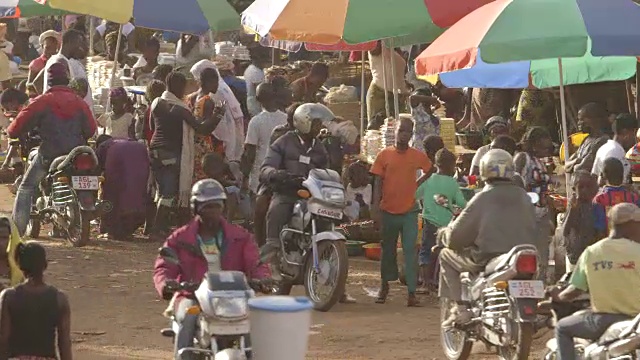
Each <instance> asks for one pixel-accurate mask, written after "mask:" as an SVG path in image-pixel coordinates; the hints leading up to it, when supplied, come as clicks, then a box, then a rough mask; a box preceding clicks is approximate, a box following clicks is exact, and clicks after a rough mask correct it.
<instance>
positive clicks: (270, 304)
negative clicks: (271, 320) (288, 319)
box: [249, 296, 313, 313]
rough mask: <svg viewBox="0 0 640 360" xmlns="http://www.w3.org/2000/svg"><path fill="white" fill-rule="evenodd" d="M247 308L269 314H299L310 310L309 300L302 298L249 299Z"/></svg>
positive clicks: (311, 305)
mask: <svg viewBox="0 0 640 360" xmlns="http://www.w3.org/2000/svg"><path fill="white" fill-rule="evenodd" d="M249 308H250V309H255V310H263V311H271V312H287V313H293V312H299V311H305V310H311V309H312V308H313V304H312V303H311V300H309V299H308V298H306V297H304V296H295V297H294V296H261V297H257V298H253V299H249Z"/></svg>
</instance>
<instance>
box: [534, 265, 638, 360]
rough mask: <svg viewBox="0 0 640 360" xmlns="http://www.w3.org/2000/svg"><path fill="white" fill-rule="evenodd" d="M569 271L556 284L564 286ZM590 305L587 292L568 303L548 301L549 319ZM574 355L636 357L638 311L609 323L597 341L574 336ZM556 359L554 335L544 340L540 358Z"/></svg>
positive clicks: (604, 359) (591, 359)
mask: <svg viewBox="0 0 640 360" xmlns="http://www.w3.org/2000/svg"><path fill="white" fill-rule="evenodd" d="M570 276H571V273H567V274H565V275H564V276H563V277H562V279H560V281H559V282H558V284H557V285H558V286H559V287H560V288H564V287H567V286H568V284H569V283H568V280H569V278H570ZM590 307H591V304H590V301H589V295H588V294H585V295H581V296H579V297H578V298H576V299H574V300H573V301H572V302H570V303H555V302H552V303H551V309H552V310H551V312H552V315H553V321H551V322H550V326H549V327H551V328H553V327H555V324H556V323H557V321H558V320H560V319H562V318H564V317H567V316H569V315H572V314H574V313H576V312H580V311H583V310H584V309H588V308H590ZM574 349H575V354H576V358H579V359H583V360H638V359H640V314H639V315H637V316H636V317H635V318H634V319H629V320H625V321H619V322H617V323H615V324H613V325H611V326H610V327H609V328H608V329H607V330H606V331H605V332H604V334H602V336H600V338H599V339H598V340H597V341H589V340H586V339H574ZM556 359H558V343H557V341H556V339H555V338H553V339H550V340H549V341H547V343H546V352H545V356H544V360H556Z"/></svg>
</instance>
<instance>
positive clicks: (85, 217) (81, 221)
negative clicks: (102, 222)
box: [66, 203, 91, 247]
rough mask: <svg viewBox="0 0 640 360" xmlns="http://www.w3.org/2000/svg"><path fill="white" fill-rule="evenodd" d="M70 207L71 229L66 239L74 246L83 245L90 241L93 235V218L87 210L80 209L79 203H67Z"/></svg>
mask: <svg viewBox="0 0 640 360" xmlns="http://www.w3.org/2000/svg"><path fill="white" fill-rule="evenodd" d="M67 206H68V207H69V208H68V210H69V213H70V214H69V216H70V219H69V224H70V225H69V229H67V234H66V240H67V241H68V242H69V244H71V246H73V247H83V246H85V245H87V243H88V242H89V236H90V235H91V218H90V217H89V214H88V213H87V212H86V211H82V210H80V206H79V205H78V203H71V204H68V205H67Z"/></svg>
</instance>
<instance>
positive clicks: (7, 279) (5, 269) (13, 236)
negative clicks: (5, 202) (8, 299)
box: [0, 215, 24, 291]
mask: <svg viewBox="0 0 640 360" xmlns="http://www.w3.org/2000/svg"><path fill="white" fill-rule="evenodd" d="M21 242H22V239H21V238H20V234H19V233H18V228H16V226H15V224H14V223H13V221H12V220H11V218H10V217H9V216H4V215H3V216H0V291H1V290H2V289H4V288H8V287H12V286H16V285H18V284H19V283H21V282H22V280H23V279H24V275H23V274H22V271H20V268H19V267H18V264H17V263H16V260H15V253H16V248H17V247H18V244H19V243H21Z"/></svg>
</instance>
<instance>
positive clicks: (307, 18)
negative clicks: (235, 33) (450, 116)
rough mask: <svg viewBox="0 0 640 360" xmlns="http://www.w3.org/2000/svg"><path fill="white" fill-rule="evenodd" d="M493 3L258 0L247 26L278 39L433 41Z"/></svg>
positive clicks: (484, 0) (245, 21)
mask: <svg viewBox="0 0 640 360" xmlns="http://www.w3.org/2000/svg"><path fill="white" fill-rule="evenodd" d="M490 1H491V0H465V1H455V2H453V4H452V1H450V0H402V1H397V0H326V1H324V2H317V1H308V0H256V1H255V2H254V3H253V4H251V6H249V8H247V10H245V11H244V12H243V13H242V23H243V25H245V26H247V27H249V28H250V29H252V30H253V31H255V32H256V33H258V34H259V35H260V36H263V37H264V36H266V35H271V36H272V37H273V38H274V39H276V40H294V41H304V42H310V43H316V44H336V43H338V42H340V41H342V40H343V41H345V42H346V43H349V44H359V43H364V42H368V41H372V40H379V39H386V38H398V40H397V41H395V44H396V45H400V44H403V43H407V42H408V43H424V42H430V41H432V40H433V39H435V38H436V37H437V36H438V35H440V34H441V33H442V31H443V29H444V28H446V27H448V26H451V25H452V24H454V23H455V22H456V21H457V20H459V19H460V18H461V17H463V16H464V15H466V14H468V13H469V12H471V11H473V10H474V9H477V8H478V7H480V6H482V5H484V4H486V3H488V2H490Z"/></svg>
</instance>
